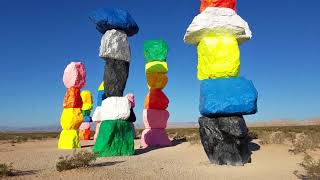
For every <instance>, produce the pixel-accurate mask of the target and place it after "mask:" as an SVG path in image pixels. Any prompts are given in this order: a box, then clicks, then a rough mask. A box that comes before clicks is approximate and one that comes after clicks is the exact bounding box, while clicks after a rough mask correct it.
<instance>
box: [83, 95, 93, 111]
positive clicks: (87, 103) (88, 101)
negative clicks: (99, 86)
mask: <svg viewBox="0 0 320 180" xmlns="http://www.w3.org/2000/svg"><path fill="white" fill-rule="evenodd" d="M81 99H82V103H83V104H82V110H92V95H91V92H90V91H87V90H84V91H81Z"/></svg>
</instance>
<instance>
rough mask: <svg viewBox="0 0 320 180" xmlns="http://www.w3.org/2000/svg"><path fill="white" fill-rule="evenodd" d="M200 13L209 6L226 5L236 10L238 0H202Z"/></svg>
mask: <svg viewBox="0 0 320 180" xmlns="http://www.w3.org/2000/svg"><path fill="white" fill-rule="evenodd" d="M200 1H201V6H200V13H201V12H202V11H204V10H205V9H206V8H207V7H224V8H230V9H233V10H234V11H236V5H237V1H236V0H200Z"/></svg>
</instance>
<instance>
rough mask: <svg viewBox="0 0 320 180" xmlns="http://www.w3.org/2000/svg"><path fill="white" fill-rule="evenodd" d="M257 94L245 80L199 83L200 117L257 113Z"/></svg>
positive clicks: (227, 79)
mask: <svg viewBox="0 0 320 180" xmlns="http://www.w3.org/2000/svg"><path fill="white" fill-rule="evenodd" d="M257 99H258V92H257V90H256V88H255V87H254V85H253V83H252V81H249V80H247V79H245V78H242V77H240V78H219V79H209V80H204V81H202V82H201V87H200V106H199V110H200V113H201V115H203V116H205V117H218V116H234V115H248V114H255V113H256V112H257Z"/></svg>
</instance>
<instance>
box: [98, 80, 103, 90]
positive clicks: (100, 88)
mask: <svg viewBox="0 0 320 180" xmlns="http://www.w3.org/2000/svg"><path fill="white" fill-rule="evenodd" d="M98 91H104V82H103V81H102V83H101V84H100V86H99V88H98Z"/></svg>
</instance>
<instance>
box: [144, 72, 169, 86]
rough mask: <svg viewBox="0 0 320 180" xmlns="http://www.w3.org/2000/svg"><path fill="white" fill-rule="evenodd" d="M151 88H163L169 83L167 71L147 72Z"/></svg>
mask: <svg viewBox="0 0 320 180" xmlns="http://www.w3.org/2000/svg"><path fill="white" fill-rule="evenodd" d="M146 76H147V83H148V87H149V89H163V88H164V87H165V86H166V85H167V83H168V77H167V75H166V73H147V75H146Z"/></svg>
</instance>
